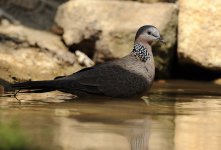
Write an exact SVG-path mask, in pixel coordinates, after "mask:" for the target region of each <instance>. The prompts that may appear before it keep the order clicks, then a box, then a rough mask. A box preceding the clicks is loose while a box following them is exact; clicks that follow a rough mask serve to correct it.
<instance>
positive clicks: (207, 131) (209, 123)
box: [0, 81, 221, 150]
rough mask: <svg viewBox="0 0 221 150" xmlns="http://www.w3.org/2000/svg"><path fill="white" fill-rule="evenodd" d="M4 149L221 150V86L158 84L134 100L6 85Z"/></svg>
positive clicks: (1, 114) (1, 100)
mask: <svg viewBox="0 0 221 150" xmlns="http://www.w3.org/2000/svg"><path fill="white" fill-rule="evenodd" d="M0 91H1V93H2V94H1V97H0V149H46V150H49V149H53V150H56V149H58V150H72V149H73V150H147V149H148V150H220V147H221V87H220V86H217V85H213V84H211V83H203V82H190V81H166V82H156V83H155V84H154V86H153V88H152V90H151V91H150V92H149V93H147V94H146V96H144V97H142V99H140V98H137V99H133V100H127V99H112V98H103V97H93V98H92V97H91V98H87V99H84V100H80V99H76V98H75V97H73V96H72V95H69V94H64V93H60V92H51V93H46V94H18V96H17V98H18V99H19V100H20V102H18V101H17V100H16V99H15V98H13V97H11V95H10V94H7V93H4V91H3V90H2V89H1V90H0Z"/></svg>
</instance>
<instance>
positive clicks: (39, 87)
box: [11, 80, 59, 93]
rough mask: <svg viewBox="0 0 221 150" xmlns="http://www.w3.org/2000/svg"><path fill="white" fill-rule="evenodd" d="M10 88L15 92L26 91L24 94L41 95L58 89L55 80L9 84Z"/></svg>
mask: <svg viewBox="0 0 221 150" xmlns="http://www.w3.org/2000/svg"><path fill="white" fill-rule="evenodd" d="M11 87H12V88H13V89H17V90H27V91H26V92H25V93H30V92H33V93H43V92H50V91H54V90H58V89H59V87H58V84H57V82H56V81H55V80H46V81H27V82H21V83H15V84H11Z"/></svg>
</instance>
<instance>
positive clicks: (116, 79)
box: [11, 25, 164, 98]
mask: <svg viewBox="0 0 221 150" xmlns="http://www.w3.org/2000/svg"><path fill="white" fill-rule="evenodd" d="M155 41H159V42H162V43H164V40H163V38H162V37H161V35H160V32H159V30H158V29H157V28H156V27H155V26H153V25H144V26H141V27H140V28H139V29H138V30H137V32H136V35H135V40H134V46H133V48H132V50H131V52H130V53H129V54H128V55H126V56H124V57H122V58H119V59H115V60H112V61H108V62H104V63H102V64H98V65H95V66H93V67H88V68H84V69H82V70H80V71H78V72H75V73H73V74H71V75H68V76H60V77H56V78H55V79H53V80H42V81H26V82H20V83H14V84H12V85H11V86H12V88H14V89H15V90H19V91H20V90H23V91H24V93H29V92H33V93H42V92H50V91H54V90H58V91H61V92H66V93H71V94H74V95H77V96H79V97H81V96H84V95H99V96H107V97H116V98H127V97H133V96H135V95H140V94H143V93H144V92H145V91H147V90H149V89H150V88H151V85H152V83H153V81H154V76H155V64H154V57H153V53H152V48H151V45H152V43H153V42H155ZM25 91H26V92H25Z"/></svg>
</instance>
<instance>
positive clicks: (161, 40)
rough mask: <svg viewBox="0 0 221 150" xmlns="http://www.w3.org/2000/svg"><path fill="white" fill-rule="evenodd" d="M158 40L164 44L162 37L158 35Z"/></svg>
mask: <svg viewBox="0 0 221 150" xmlns="http://www.w3.org/2000/svg"><path fill="white" fill-rule="evenodd" d="M158 41H160V42H161V43H163V44H166V42H165V41H164V39H163V38H162V37H159V38H158Z"/></svg>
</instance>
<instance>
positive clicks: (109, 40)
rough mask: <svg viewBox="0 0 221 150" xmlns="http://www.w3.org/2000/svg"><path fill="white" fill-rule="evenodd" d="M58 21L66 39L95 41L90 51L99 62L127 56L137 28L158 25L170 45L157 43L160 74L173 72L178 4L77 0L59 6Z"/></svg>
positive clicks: (69, 41)
mask: <svg viewBox="0 0 221 150" xmlns="http://www.w3.org/2000/svg"><path fill="white" fill-rule="evenodd" d="M88 6H90V7H88ZM156 10H161V12H160V13H159V11H156ZM125 12H126V13H125ZM55 21H56V23H57V25H58V26H60V27H61V28H63V31H64V34H63V39H64V41H65V43H66V44H67V45H68V46H71V47H72V48H75V49H78V48H79V46H80V45H81V46H82V45H83V46H84V45H86V43H87V45H88V43H89V42H88V41H90V42H91V43H89V44H90V45H91V46H90V48H89V49H88V50H86V52H88V53H89V52H90V53H94V55H93V60H94V61H95V62H102V61H105V60H111V59H115V58H120V57H123V56H125V55H126V54H128V53H129V52H130V51H131V49H132V46H133V41H134V36H135V32H136V31H137V29H138V28H139V27H140V26H142V25H146V24H152V25H155V26H156V27H157V28H159V29H160V31H161V33H162V34H163V37H164V39H165V40H166V41H167V44H166V45H159V44H158V45H155V48H157V51H154V53H155V57H156V64H157V71H158V72H159V73H158V75H161V76H166V75H167V74H168V72H169V64H170V63H171V60H172V57H173V55H174V50H175V49H174V46H175V43H176V27H177V7H176V5H175V4H169V3H165V4H163V3H154V4H142V3H138V2H130V1H124V2H122V1H103V0H93V1H85V0H75V1H69V2H67V3H65V4H63V5H61V6H60V7H59V8H58V12H57V14H56V18H55ZM84 48H85V49H86V47H83V49H84ZM93 50H95V52H91V51H93Z"/></svg>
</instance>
